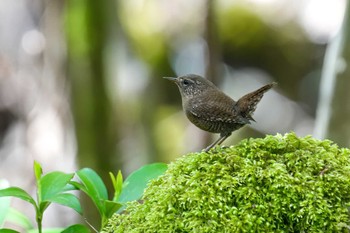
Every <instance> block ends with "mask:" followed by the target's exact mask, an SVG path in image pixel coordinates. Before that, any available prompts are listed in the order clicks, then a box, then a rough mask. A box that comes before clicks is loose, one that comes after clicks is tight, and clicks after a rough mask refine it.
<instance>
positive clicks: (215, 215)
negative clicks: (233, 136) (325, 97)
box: [103, 133, 350, 233]
mask: <svg viewBox="0 0 350 233" xmlns="http://www.w3.org/2000/svg"><path fill="white" fill-rule="evenodd" d="M349 155H350V151H349V150H348V149H341V148H338V146H337V145H335V144H334V143H332V142H331V141H328V140H324V141H320V140H316V139H314V138H312V137H304V138H298V137H297V136H296V135H295V134H294V133H289V134H286V135H284V136H282V135H276V136H267V137H265V138H262V139H246V140H243V141H241V142H240V143H239V144H238V145H236V146H232V147H230V148H219V147H216V148H215V149H214V150H211V151H210V152H209V153H204V152H202V153H192V154H188V155H186V156H183V157H181V158H179V159H178V160H176V161H175V162H173V163H171V164H170V165H169V169H168V170H167V172H166V173H165V174H164V175H162V176H161V177H159V178H158V179H156V180H153V181H151V183H150V184H149V186H148V188H147V189H146V191H145V194H144V197H143V199H144V202H143V203H139V202H131V203H129V205H128V207H127V209H126V214H122V215H118V214H116V215H114V216H113V217H112V218H111V219H110V221H109V224H108V226H107V227H105V229H104V231H103V232H115V233H116V232H128V233H129V232H200V233H202V232H339V231H345V228H346V227H347V226H348V225H349V213H348V206H349V205H350V195H349V187H350V157H349Z"/></svg>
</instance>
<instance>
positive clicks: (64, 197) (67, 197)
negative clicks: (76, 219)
mask: <svg viewBox="0 0 350 233" xmlns="http://www.w3.org/2000/svg"><path fill="white" fill-rule="evenodd" d="M49 201H51V202H54V203H57V204H60V205H64V206H67V207H70V208H72V209H73V210H75V211H77V212H78V213H79V214H81V215H82V214H83V213H82V210H81V206H80V202H79V199H78V198H77V197H76V196H74V195H73V194H71V193H61V194H58V195H56V196H54V197H52V198H50V199H49Z"/></svg>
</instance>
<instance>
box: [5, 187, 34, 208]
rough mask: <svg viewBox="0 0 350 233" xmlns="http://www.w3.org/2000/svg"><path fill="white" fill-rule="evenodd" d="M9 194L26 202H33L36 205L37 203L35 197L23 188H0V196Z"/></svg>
mask: <svg viewBox="0 0 350 233" xmlns="http://www.w3.org/2000/svg"><path fill="white" fill-rule="evenodd" d="M9 196H11V197H17V198H20V199H22V200H24V201H26V202H29V203H31V204H32V205H34V207H36V203H35V201H34V199H33V198H32V197H31V196H30V195H29V194H28V193H27V192H26V191H24V190H23V189H21V188H18V187H10V188H6V189H2V190H0V197H9Z"/></svg>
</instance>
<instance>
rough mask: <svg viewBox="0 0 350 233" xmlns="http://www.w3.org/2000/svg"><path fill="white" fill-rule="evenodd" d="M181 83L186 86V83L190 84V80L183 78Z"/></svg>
mask: <svg viewBox="0 0 350 233" xmlns="http://www.w3.org/2000/svg"><path fill="white" fill-rule="evenodd" d="M182 83H183V84H184V85H185V86H187V85H188V84H190V81H188V80H187V79H184V80H183V81H182Z"/></svg>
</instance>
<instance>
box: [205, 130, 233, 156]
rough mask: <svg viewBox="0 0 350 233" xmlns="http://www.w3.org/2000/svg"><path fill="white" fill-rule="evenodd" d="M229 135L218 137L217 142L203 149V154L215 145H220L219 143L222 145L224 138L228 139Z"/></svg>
mask: <svg viewBox="0 0 350 233" xmlns="http://www.w3.org/2000/svg"><path fill="white" fill-rule="evenodd" d="M230 135H231V133H230V134H224V135H222V134H220V137H219V139H218V140H216V141H215V142H213V143H212V144H210V145H209V146H208V147H207V148H205V149H204V151H205V152H208V151H209V150H210V149H211V148H213V147H214V146H216V145H220V144H221V143H223V141H225V140H226V138H228V137H229V136H230Z"/></svg>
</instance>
